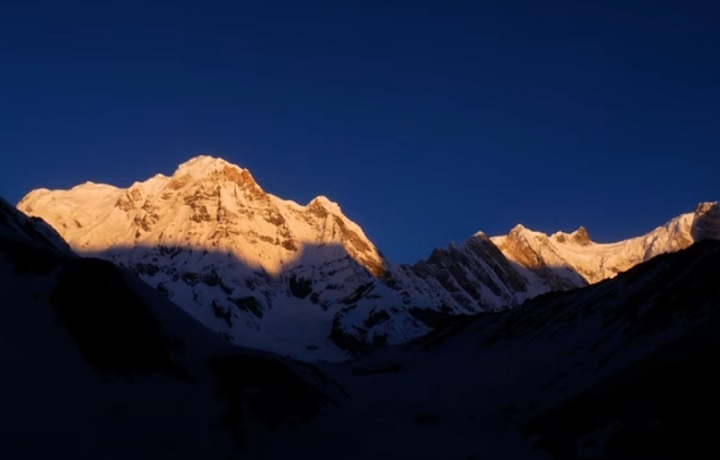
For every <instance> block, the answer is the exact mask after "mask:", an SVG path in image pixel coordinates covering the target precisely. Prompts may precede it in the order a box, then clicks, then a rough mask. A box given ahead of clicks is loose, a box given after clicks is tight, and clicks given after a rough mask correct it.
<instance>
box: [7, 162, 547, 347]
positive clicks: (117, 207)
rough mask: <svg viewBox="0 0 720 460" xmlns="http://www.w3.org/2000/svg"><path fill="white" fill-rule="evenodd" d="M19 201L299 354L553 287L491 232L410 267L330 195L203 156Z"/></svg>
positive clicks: (258, 338)
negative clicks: (382, 249) (265, 180)
mask: <svg viewBox="0 0 720 460" xmlns="http://www.w3.org/2000/svg"><path fill="white" fill-rule="evenodd" d="M18 207H19V209H21V210H22V211H24V212H26V213H28V214H30V215H37V216H42V217H43V218H44V219H46V220H47V221H48V222H49V223H50V224H51V225H52V226H53V227H54V228H56V229H57V230H58V232H60V233H61V234H62V235H63V237H64V238H65V239H66V240H67V241H68V242H69V243H70V245H71V246H72V248H73V249H74V250H75V251H77V252H78V253H81V254H84V255H96V256H100V257H103V258H106V259H109V260H112V261H114V262H117V263H119V264H121V265H123V266H125V267H128V268H130V269H131V270H132V271H134V272H135V273H137V274H138V275H139V276H141V277H142V279H143V280H145V281H146V282H147V283H148V284H150V285H151V286H153V287H155V288H157V289H158V290H160V291H161V292H164V293H166V294H167V295H168V296H169V297H170V298H171V299H172V300H173V301H174V302H176V303H178V304H179V305H181V306H182V307H183V308H184V309H185V310H186V311H188V312H189V313H190V314H191V315H193V316H194V317H195V318H197V319H199V320H200V321H201V322H203V323H204V324H206V325H208V326H209V327H210V328H212V329H214V330H216V331H218V332H220V333H221V334H222V335H223V336H225V337H226V338H228V339H229V340H231V341H233V342H235V343H237V344H241V345H246V346H256V347H262V348H265V349H269V350H274V351H278V352H282V353H288V354H293V355H296V356H303V357H305V358H309V359H331V360H338V359H344V358H345V357H346V356H347V351H348V350H353V351H358V350H361V349H364V348H367V347H368V346H369V345H373V344H375V345H377V344H384V343H399V342H402V341H404V340H407V339H410V338H412V337H416V336H418V335H420V334H423V333H425V332H427V331H428V330H429V329H430V327H432V326H433V325H434V317H433V314H435V316H438V315H440V316H446V315H448V314H457V313H472V312H478V311H485V310H497V309H501V308H505V307H507V306H509V305H515V304H517V303H518V301H519V300H522V299H523V298H525V297H528V296H530V295H532V294H536V293H537V292H541V291H542V290H547V289H549V288H550V287H548V286H545V284H544V283H543V282H542V280H537V279H535V278H537V277H535V276H534V275H533V274H532V273H531V272H529V271H527V270H521V271H522V273H518V271H517V270H516V269H515V268H513V267H511V266H510V265H509V264H507V263H506V261H504V257H503V256H502V254H501V253H500V252H499V251H497V250H496V249H495V248H494V247H493V245H492V243H491V242H489V240H488V239H487V238H479V237H478V238H474V239H473V240H472V241H468V242H467V243H465V244H464V245H462V246H461V247H459V248H452V249H448V250H446V251H445V250H440V252H438V253H437V254H434V255H433V257H431V259H430V260H428V261H427V262H426V263H421V264H418V265H416V266H414V267H410V266H397V265H394V264H391V263H389V262H388V261H387V260H385V259H384V258H383V257H382V255H381V254H380V253H379V251H378V250H377V249H376V248H375V246H374V245H373V244H372V242H370V241H369V240H368V239H367V237H366V236H365V235H364V233H363V231H362V229H360V228H359V227H358V226H357V225H356V224H355V223H353V222H352V221H350V220H349V219H348V218H347V217H345V216H344V215H343V214H342V211H341V209H340V207H339V206H338V205H337V204H335V203H333V202H331V201H329V200H328V199H327V198H325V197H317V198H315V199H314V200H312V201H311V202H310V203H308V204H307V205H305V206H303V205H299V204H297V203H294V202H292V201H287V200H282V199H280V198H277V197H275V196H273V195H271V194H268V193H266V192H265V191H263V190H262V188H261V187H260V186H259V185H258V184H257V183H256V182H255V181H254V180H253V178H252V176H251V175H250V173H249V172H248V171H247V170H245V169H242V168H240V167H237V166H234V165H231V164H229V163H227V162H225V161H224V160H222V159H219V158H212V157H209V156H200V157H196V158H193V159H191V160H190V161H188V162H186V163H184V164H182V165H180V166H179V167H178V168H177V170H176V171H175V173H174V174H173V175H172V176H171V177H165V176H162V175H157V176H154V177H152V178H150V179H148V180H146V181H144V182H138V183H135V184H133V185H132V186H131V187H129V188H128V189H120V188H117V187H113V186H109V185H102V184H94V183H85V184H82V185H79V186H77V187H74V188H72V189H70V190H59V191H50V190H46V189H39V190H35V191H33V192H31V193H30V194H28V195H27V196H26V197H25V198H23V200H22V201H21V202H20V204H19V205H18ZM492 258H497V259H498V260H491V259H492ZM466 262H467V263H466ZM526 278H530V279H532V282H533V284H532V286H531V283H530V282H529V281H528V279H526ZM473 286H475V287H473ZM535 286H542V287H543V289H536V288H534V287H535ZM531 287H533V288H534V289H535V290H533V289H531Z"/></svg>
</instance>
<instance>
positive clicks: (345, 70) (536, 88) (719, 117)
mask: <svg viewBox="0 0 720 460" xmlns="http://www.w3.org/2000/svg"><path fill="white" fill-rule="evenodd" d="M719 4H720V3H718V2H713V1H707V2H687V1H683V2H680V1H672V2H665V1H652V2H650V1H648V2H633V1H620V2H610V1H592V2H582V1H566V2H559V1H542V2H539V1H536V2H526V1H495V2H482V1H473V2H469V1H468V2H452V1H435V2H425V1H420V0H415V1H408V2H393V1H389V0H384V1H377V2H376V1H357V2H355V1H354V2H348V1H341V0H334V1H327V2H314V1H262V2H254V1H235V2H211V1H203V2H187V1H167V2H153V1H148V0H142V1H122V2H110V1H85V2H73V1H62V2H58V1H48V2H32V1H12V0H11V1H4V2H3V4H2V10H1V11H0V152H1V155H2V163H1V164H0V195H2V196H3V197H4V198H6V199H8V200H9V201H11V202H17V201H18V200H19V199H20V198H21V197H22V196H23V195H24V194H25V193H27V192H28V191H30V190H31V189H33V188H37V187H46V188H68V187H71V186H73V185H76V184H79V183H82V182H85V181H87V180H91V181H94V182H106V183H111V184H114V185H118V186H128V185H130V184H131V183H132V182H133V181H135V180H144V179H146V178H148V177H150V176H152V175H154V174H155V173H158V172H161V173H164V174H171V173H172V172H173V170H174V169H175V167H176V165H177V164H179V163H181V162H183V161H185V160H187V159H189V158H191V157H193V156H195V155H197V154H201V153H206V154H211V155H215V156H220V157H223V158H225V159H226V160H228V161H230V162H233V163H236V164H238V165H240V166H242V167H245V168H248V169H250V171H251V172H252V174H253V175H254V176H255V178H256V179H257V180H258V182H259V183H260V185H261V186H262V187H263V188H264V189H265V190H267V191H269V192H271V193H273V194H275V195H278V196H280V197H283V198H288V199H293V200H295V201H298V202H300V203H305V202H307V201H309V200H310V199H311V198H312V197H314V196H315V195H320V194H322V195H326V196H328V197H329V198H330V199H332V200H334V201H337V202H338V203H339V204H340V205H341V207H342V208H343V210H344V211H345V213H346V214H347V215H348V216H349V217H350V218H351V219H353V220H355V221H356V222H358V223H359V224H360V225H361V226H362V227H363V228H364V229H365V231H366V233H367V234H368V236H369V237H370V238H371V239H372V240H373V241H374V242H375V243H376V244H377V245H378V247H379V248H380V249H381V250H383V252H384V253H385V254H386V255H387V256H389V257H390V259H391V260H394V261H397V262H412V261H414V260H416V259H419V258H421V257H424V256H426V255H427V254H428V253H429V252H430V250H431V249H432V248H433V247H436V246H444V245H446V244H447V243H449V242H450V241H455V242H460V241H462V240H463V239H465V238H466V237H468V236H470V235H471V234H473V233H474V232H476V231H478V230H483V231H485V232H486V233H488V234H501V233H506V232H507V231H508V230H509V229H510V228H511V227H512V226H514V225H515V224H516V223H518V222H522V223H523V224H524V225H525V226H527V227H530V228H533V229H537V230H542V231H546V232H553V231H556V230H566V231H570V230H573V229H574V228H576V227H578V226H579V225H584V226H586V227H587V229H588V231H589V233H590V236H591V237H593V239H595V240H596V241H611V240H615V239H620V238H625V237H628V236H633V235H636V234H639V233H642V232H645V231H649V230H651V229H652V228H654V227H655V226H657V225H660V224H662V223H664V222H665V221H666V220H668V219H670V218H671V217H674V216H675V215H677V214H680V213H682V212H687V211H690V210H692V208H693V206H694V205H695V204H696V203H697V202H699V201H714V200H718V199H720V193H719V192H720V187H719V186H718V173H719V172H720V6H717V5H719Z"/></svg>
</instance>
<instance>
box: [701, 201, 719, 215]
mask: <svg viewBox="0 0 720 460" xmlns="http://www.w3.org/2000/svg"><path fill="white" fill-rule="evenodd" d="M719 204H720V202H718V201H704V202H702V203H698V205H697V206H695V213H696V214H705V213H707V212H708V211H710V210H711V209H712V208H714V207H716V206H718V205H719Z"/></svg>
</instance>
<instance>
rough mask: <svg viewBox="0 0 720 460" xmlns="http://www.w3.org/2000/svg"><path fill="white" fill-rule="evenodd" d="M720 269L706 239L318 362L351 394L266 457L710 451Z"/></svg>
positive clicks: (562, 456) (719, 401)
mask: <svg viewBox="0 0 720 460" xmlns="http://www.w3.org/2000/svg"><path fill="white" fill-rule="evenodd" d="M718 279H720V242H718V241H701V242H698V243H695V244H693V245H692V246H690V247H689V248H686V249H683V250H680V251H678V252H676V253H672V254H663V255H659V256H657V257H654V258H652V259H651V260H649V261H647V262H644V263H641V264H639V265H637V266H635V267H633V268H632V269H630V270H628V271H627V272H623V273H620V274H618V275H617V276H616V277H613V278H611V279H608V280H604V281H601V282H599V283H597V284H594V285H591V286H587V287H584V288H578V289H573V290H569V291H563V292H553V293H547V294H544V295H541V296H538V297H536V298H534V299H532V300H529V301H527V302H525V303H524V304H523V305H521V306H519V307H517V308H513V309H510V310H507V311H503V312H489V313H479V314H475V315H468V316H460V317H456V318H454V319H453V320H451V321H449V322H447V323H446V324H445V325H443V326H440V327H438V328H436V329H435V330H434V331H433V332H431V333H430V334H428V335H425V336H423V337H420V338H418V339H415V340H414V341H412V342H410V343H407V344H402V345H399V346H395V347H386V348H383V349H380V350H376V351H374V352H373V353H371V354H369V355H367V356H363V357H361V358H359V359H357V360H355V361H354V362H351V363H346V364H327V363H323V364H320V365H319V366H320V368H321V369H322V371H323V372H324V373H326V374H327V375H330V376H332V378H333V379H335V380H337V381H339V382H341V384H342V385H343V387H344V388H345V389H346V390H347V391H348V393H349V394H350V396H351V397H350V398H349V399H348V400H347V401H346V403H345V404H344V405H343V406H342V408H341V410H340V411H339V412H338V413H336V414H333V415H332V416H331V417H328V418H325V419H322V420H319V423H318V424H313V425H312V426H310V427H308V429H307V430H306V431H304V432H303V433H302V436H297V437H294V438H292V439H284V440H283V442H278V443H276V444H273V445H272V446H271V447H270V452H269V455H268V457H269V458H270V457H272V455H276V456H277V457H279V458H287V457H288V456H290V455H292V454H293V453H298V452H302V453H303V455H304V456H307V457H308V458H337V457H338V456H340V457H342V458H348V459H367V458H447V459H463V460H464V459H480V458H490V459H493V460H503V459H507V460H529V459H538V460H539V459H545V460H547V459H549V458H554V459H557V460H568V459H583V458H598V459H613V460H615V459H623V458H652V459H668V460H669V459H676V458H715V457H716V456H717V453H718V446H717V443H716V442H715V437H714V436H713V434H714V431H715V428H716V424H715V423H714V422H713V421H712V420H714V418H713V417H714V416H715V415H716V414H717V413H718V411H719V410H720V393H718V392H717V385H718V384H719V383H720V379H719V378H718V377H717V376H716V374H717V372H715V370H714V368H713V366H712V363H713V362H714V360H715V359H717V357H718V352H719V351H720V335H718V334H717V331H718V329H719V328H720V288H718ZM328 433H332V436H328ZM712 452H716V453H715V454H712Z"/></svg>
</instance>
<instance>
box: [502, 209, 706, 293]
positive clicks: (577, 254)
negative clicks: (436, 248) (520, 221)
mask: <svg viewBox="0 0 720 460" xmlns="http://www.w3.org/2000/svg"><path fill="white" fill-rule="evenodd" d="M704 239H720V206H719V205H718V203H702V204H700V205H698V206H697V207H696V209H695V211H694V212H693V213H688V214H682V215H680V216H678V217H676V218H675V219H672V220H671V221H669V222H668V223H666V224H665V225H663V226H661V227H658V228H656V229H655V230H653V231H652V232H650V233H648V234H646V235H643V236H639V237H636V238H631V239H628V240H624V241H619V242H617V243H609V244H599V243H595V242H593V241H592V240H591V239H590V237H589V235H588V233H587V230H585V228H584V227H580V228H579V229H577V230H576V231H574V232H572V233H569V234H568V233H563V232H557V233H555V234H553V235H551V236H547V235H545V234H543V233H540V232H534V231H532V230H529V229H526V228H525V227H523V226H521V225H518V226H517V227H515V228H513V229H512V230H511V231H510V233H509V234H508V235H507V236H499V237H494V238H492V240H493V242H494V243H495V244H497V245H498V247H499V248H500V250H501V251H502V252H503V254H505V256H507V258H508V259H510V260H511V261H513V262H515V263H517V264H519V265H522V266H523V267H525V268H528V269H529V270H532V271H534V272H535V273H537V274H538V275H540V276H541V277H543V278H545V279H549V278H551V277H553V276H554V277H555V279H556V281H557V285H558V286H561V285H564V286H565V287H570V286H573V285H575V286H580V285H582V284H583V283H596V282H598V281H601V280H604V279H607V278H611V277H613V276H615V275H616V274H617V273H619V272H623V271H626V270H629V269H630V268H632V267H634V266H635V265H637V264H639V263H641V262H644V261H646V260H648V259H650V258H652V257H655V256H656V255H659V254H664V253H667V252H674V251H678V250H680V249H684V248H686V247H688V246H690V245H691V244H693V243H694V242H695V241H700V240H704ZM578 275H580V276H578Z"/></svg>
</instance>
